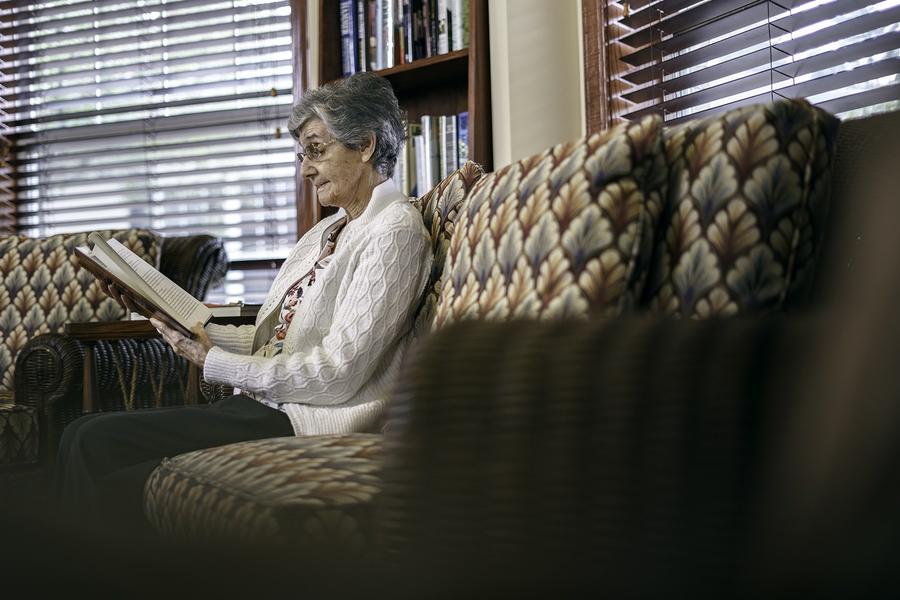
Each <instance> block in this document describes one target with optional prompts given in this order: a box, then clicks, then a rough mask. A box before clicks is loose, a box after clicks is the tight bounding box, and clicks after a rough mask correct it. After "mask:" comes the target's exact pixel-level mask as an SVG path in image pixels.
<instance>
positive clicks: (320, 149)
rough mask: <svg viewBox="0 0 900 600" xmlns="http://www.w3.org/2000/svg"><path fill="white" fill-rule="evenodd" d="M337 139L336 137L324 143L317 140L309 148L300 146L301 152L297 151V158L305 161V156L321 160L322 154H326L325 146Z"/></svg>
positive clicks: (313, 159)
mask: <svg viewBox="0 0 900 600" xmlns="http://www.w3.org/2000/svg"><path fill="white" fill-rule="evenodd" d="M336 141H337V140H336V139H335V140H331V141H329V142H325V143H324V144H320V143H319V142H315V143H313V144H310V145H309V147H308V148H304V147H303V146H300V152H298V153H297V160H299V161H300V162H303V159H304V158H308V159H309V160H312V161H316V160H321V159H322V155H323V154H325V148H327V147H328V145H329V144H333V143H335V142H336Z"/></svg>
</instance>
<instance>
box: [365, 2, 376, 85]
mask: <svg viewBox="0 0 900 600" xmlns="http://www.w3.org/2000/svg"><path fill="white" fill-rule="evenodd" d="M377 8H378V7H377V6H376V4H375V0H366V35H367V36H368V37H369V45H368V48H367V50H366V53H367V54H366V57H367V58H366V60H367V61H368V63H369V70H370V71H374V70H376V69H377V68H378V11H377Z"/></svg>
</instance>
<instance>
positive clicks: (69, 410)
mask: <svg viewBox="0 0 900 600" xmlns="http://www.w3.org/2000/svg"><path fill="white" fill-rule="evenodd" d="M107 325H110V326H112V327H113V328H116V327H117V326H124V327H128V326H131V325H132V324H130V323H127V322H124V323H118V324H116V323H112V324H107ZM135 325H137V324H135ZM151 329H152V328H151ZM153 333H154V334H155V333H156V332H155V331H154V332H153ZM138 335H139V337H137V338H134V337H123V336H121V335H120V336H113V337H112V338H111V339H102V337H101V338H100V339H97V338H94V339H91V338H90V337H85V335H84V334H83V333H82V334H81V335H79V336H78V337H77V338H76V337H75V336H69V335H63V334H45V335H41V336H38V337H36V338H34V339H32V340H31V341H29V342H28V343H27V344H26V345H25V347H24V348H23V349H22V350H21V352H19V355H18V357H17V359H16V370H15V376H14V386H15V398H16V403H17V404H26V405H30V406H34V407H36V408H38V409H39V411H40V414H41V419H42V421H43V422H44V424H45V426H42V431H43V432H46V440H45V443H47V444H49V445H48V446H47V448H48V450H47V453H48V454H47V455H45V456H50V457H52V455H53V453H54V450H53V449H54V448H55V442H56V440H58V438H59V435H60V434H61V433H62V430H63V429H64V428H65V426H66V425H68V424H69V423H71V422H72V421H74V420H75V419H77V418H78V417H80V416H81V415H82V414H84V397H85V395H84V386H85V364H86V363H85V358H86V355H87V353H88V352H89V353H90V358H91V360H92V361H93V369H92V371H93V373H94V374H95V376H94V377H93V380H92V381H89V382H87V383H88V385H90V386H93V394H92V396H93V397H94V398H95V399H96V400H95V405H94V406H91V407H90V410H100V411H112V410H130V409H138V408H153V407H157V406H171V405H176V404H182V403H184V399H185V394H186V390H187V387H188V382H189V378H188V364H187V361H186V360H184V359H183V358H180V357H178V356H176V355H175V353H174V352H172V349H171V348H170V347H169V346H168V344H166V343H165V342H164V341H163V340H162V339H159V338H158V337H157V338H148V337H147V336H146V335H141V334H138Z"/></svg>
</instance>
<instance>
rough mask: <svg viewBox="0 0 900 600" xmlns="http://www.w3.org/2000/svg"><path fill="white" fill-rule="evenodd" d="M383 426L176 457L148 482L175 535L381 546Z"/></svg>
mask: <svg viewBox="0 0 900 600" xmlns="http://www.w3.org/2000/svg"><path fill="white" fill-rule="evenodd" d="M381 440H382V436H381V435H377V434H351V435H342V436H312V437H285V438H272V439H266V440H257V441H251V442H241V443H237V444H229V445H226V446H220V447H218V448H211V449H207V450H200V451H197V452H190V453H187V454H182V455H180V456H177V457H175V458H172V459H166V460H164V461H163V463H162V464H161V465H160V466H159V467H158V468H157V469H156V470H155V471H154V472H153V474H152V475H151V476H150V478H149V479H148V481H147V484H146V486H145V488H144V502H145V512H146V514H147V516H148V518H149V519H150V522H151V523H152V524H153V526H154V527H155V528H156V530H157V531H159V532H160V533H161V534H163V535H164V536H165V537H168V538H175V539H183V540H207V541H209V540H222V541H239V540H243V541H253V542H264V541H265V542H271V541H274V542H280V543H286V544H289V545H291V546H296V547H303V546H305V547H307V548H317V547H322V544H328V547H329V548H335V547H337V546H340V547H341V548H343V549H346V550H349V551H353V552H360V553H363V552H366V551H368V550H370V549H371V542H372V540H371V539H370V538H369V535H370V532H371V523H370V520H371V516H372V515H371V513H372V510H373V509H372V499H373V498H374V496H375V494H377V493H378V491H379V490H380V483H379V479H378V477H377V476H376V472H377V471H378V470H379V469H380V466H381Z"/></svg>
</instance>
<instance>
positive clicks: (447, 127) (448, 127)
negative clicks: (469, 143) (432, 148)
mask: <svg viewBox="0 0 900 600" xmlns="http://www.w3.org/2000/svg"><path fill="white" fill-rule="evenodd" d="M438 122H439V124H440V126H439V131H440V141H441V143H440V148H439V152H440V164H441V177H440V179H444V178H445V177H447V176H448V175H449V174H450V173H452V172H453V171H455V170H456V169H458V168H459V167H458V166H457V147H458V145H459V144H458V142H457V139H456V115H441V116H440V117H439V121H438Z"/></svg>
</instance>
